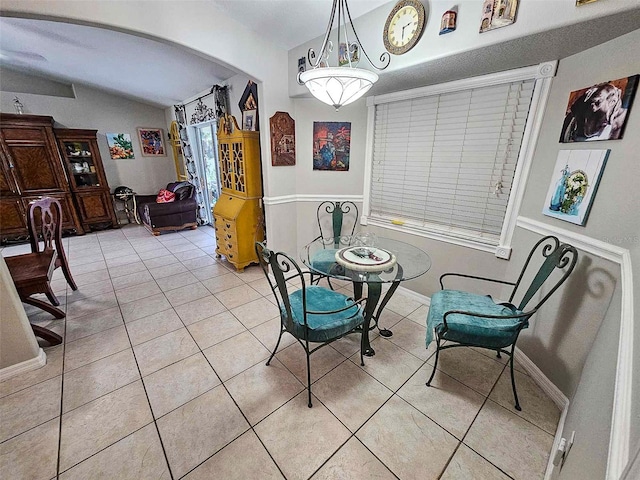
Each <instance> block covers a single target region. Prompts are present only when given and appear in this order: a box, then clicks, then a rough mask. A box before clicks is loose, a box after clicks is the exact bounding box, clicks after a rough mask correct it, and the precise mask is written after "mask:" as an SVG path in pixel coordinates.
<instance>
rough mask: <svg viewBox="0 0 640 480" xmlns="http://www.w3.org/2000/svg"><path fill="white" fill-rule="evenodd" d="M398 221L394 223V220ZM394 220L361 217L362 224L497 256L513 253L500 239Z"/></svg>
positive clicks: (502, 256) (507, 255)
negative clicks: (500, 243) (501, 243)
mask: <svg viewBox="0 0 640 480" xmlns="http://www.w3.org/2000/svg"><path fill="white" fill-rule="evenodd" d="M394 221H395V222H396V223H393V222H394ZM400 222H402V221H398V220H392V219H391V218H384V217H367V216H365V215H363V216H362V217H361V219H360V223H361V224H362V225H372V226H375V227H380V228H384V229H387V230H393V231H396V232H401V233H406V234H407V235H415V236H418V237H423V238H429V239H431V240H437V241H439V242H445V243H450V244H452V245H458V246H460V247H466V248H473V249H474V250H480V251H482V252H488V253H493V254H494V255H495V256H496V257H498V258H502V259H505V260H508V259H509V257H510V255H511V247H510V246H505V245H499V241H498V240H496V239H494V238H485V237H479V236H474V235H471V234H468V233H464V232H461V231H452V230H449V229H439V228H437V227H436V226H421V225H416V224H411V223H408V222H405V223H400Z"/></svg>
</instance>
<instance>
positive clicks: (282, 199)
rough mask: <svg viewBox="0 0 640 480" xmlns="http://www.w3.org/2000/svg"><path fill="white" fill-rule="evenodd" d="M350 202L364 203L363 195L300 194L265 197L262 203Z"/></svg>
mask: <svg viewBox="0 0 640 480" xmlns="http://www.w3.org/2000/svg"><path fill="white" fill-rule="evenodd" d="M327 200H328V201H350V202H354V203H355V202H360V203H362V201H363V196H362V195H340V194H337V195H320V194H317V195H314V194H299V195H280V196H275V197H264V198H263V199H262V201H263V202H264V204H265V205H269V206H270V205H282V204H284V203H296V202H324V201H327Z"/></svg>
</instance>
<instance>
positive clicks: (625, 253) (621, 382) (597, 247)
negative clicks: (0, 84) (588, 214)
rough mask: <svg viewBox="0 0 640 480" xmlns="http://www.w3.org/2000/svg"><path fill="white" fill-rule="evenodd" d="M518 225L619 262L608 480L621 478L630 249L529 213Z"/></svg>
mask: <svg viewBox="0 0 640 480" xmlns="http://www.w3.org/2000/svg"><path fill="white" fill-rule="evenodd" d="M517 226H518V227H520V228H524V229H525V230H529V231H531V232H535V233H539V234H540V235H555V236H557V237H558V238H560V239H561V240H563V241H570V242H571V244H572V245H573V246H574V247H576V248H578V249H579V250H584V251H585V252H588V253H590V254H592V255H596V256H598V257H601V258H604V259H606V260H609V261H611V262H614V263H617V264H619V265H620V277H621V281H622V306H621V318H620V334H619V341H618V358H617V361H616V382H615V391H614V394H613V412H612V420H611V433H610V435H609V453H608V460H607V476H606V478H607V480H618V479H620V478H621V475H622V474H623V472H624V470H625V468H626V466H627V463H629V448H630V445H629V443H630V439H629V435H630V423H631V398H632V378H633V377H632V373H633V326H634V325H633V274H632V263H631V253H630V252H629V250H628V249H626V248H622V247H619V246H617V245H612V244H610V243H606V242H603V241H601V240H597V239H594V238H591V237H588V236H586V235H582V234H580V233H575V232H572V231H570V230H565V229H563V228H558V227H556V226H551V225H548V224H546V223H543V222H540V221H538V220H533V219H531V218H527V217H522V216H519V217H518V221H517Z"/></svg>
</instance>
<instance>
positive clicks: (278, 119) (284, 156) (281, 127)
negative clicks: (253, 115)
mask: <svg viewBox="0 0 640 480" xmlns="http://www.w3.org/2000/svg"><path fill="white" fill-rule="evenodd" d="M269 125H270V128H271V165H272V166H274V167H284V166H290V165H295V164H296V121H295V120H294V119H293V118H291V116H290V115H289V114H288V113H287V112H276V113H275V114H274V115H273V117H271V118H270V119H269Z"/></svg>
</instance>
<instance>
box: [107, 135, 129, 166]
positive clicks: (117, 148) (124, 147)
mask: <svg viewBox="0 0 640 480" xmlns="http://www.w3.org/2000/svg"><path fill="white" fill-rule="evenodd" d="M107 144H108V145H109V155H110V156H111V158H112V159H113V160H122V159H125V160H130V159H133V158H136V157H135V155H134V154H133V145H132V144H131V136H130V135H129V134H128V133H107Z"/></svg>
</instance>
